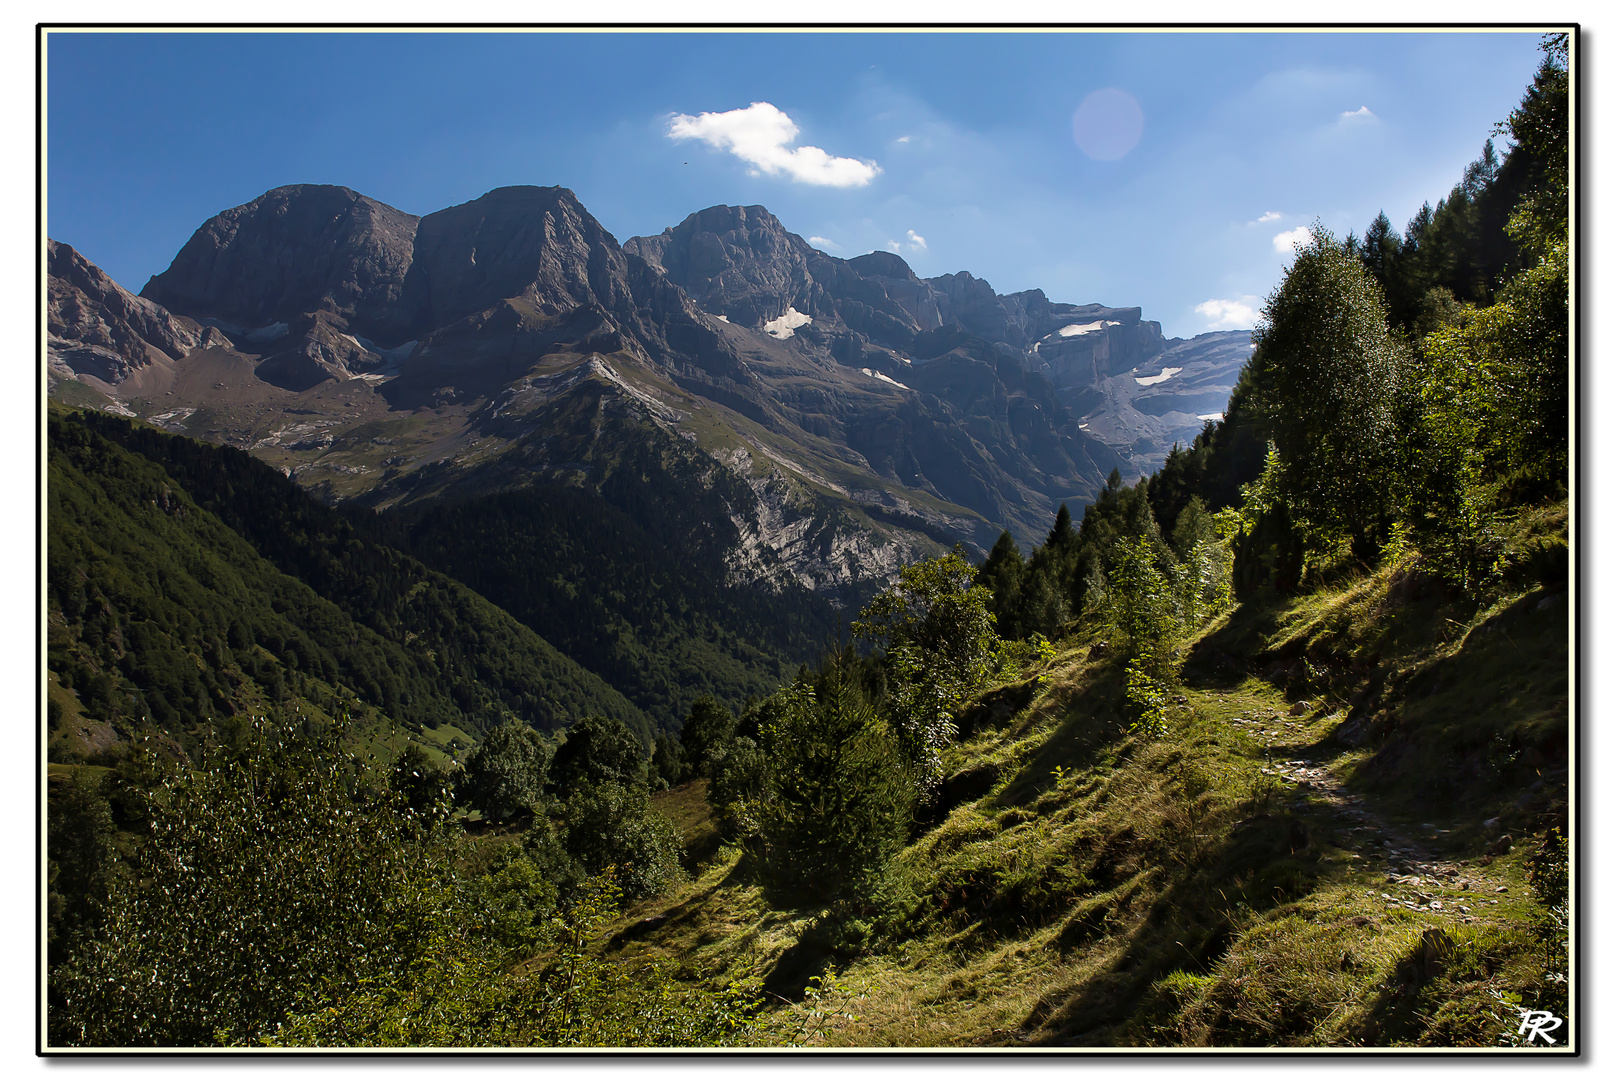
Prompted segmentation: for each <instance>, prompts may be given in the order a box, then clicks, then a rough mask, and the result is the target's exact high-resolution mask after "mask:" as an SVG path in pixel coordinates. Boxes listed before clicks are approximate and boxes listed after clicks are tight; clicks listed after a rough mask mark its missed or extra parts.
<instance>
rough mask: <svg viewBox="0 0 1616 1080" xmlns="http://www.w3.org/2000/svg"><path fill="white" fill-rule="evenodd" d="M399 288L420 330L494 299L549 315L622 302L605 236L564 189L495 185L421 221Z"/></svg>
mask: <svg viewBox="0 0 1616 1080" xmlns="http://www.w3.org/2000/svg"><path fill="white" fill-rule="evenodd" d="M414 254H415V259H414V262H413V264H412V265H411V266H410V270H409V274H408V277H407V280H406V281H405V287H404V298H405V303H406V305H407V306H408V308H409V309H410V311H411V313H412V316H413V318H414V320H415V322H416V325H417V328H418V329H429V328H432V327H440V326H446V325H448V324H449V323H452V322H454V321H455V320H457V319H461V318H464V317H465V316H467V315H472V314H476V313H478V312H481V311H485V310H487V309H488V308H490V307H492V306H494V305H495V304H498V303H499V302H500V301H502V300H508V299H520V300H524V301H526V302H528V303H529V304H531V305H533V307H534V308H535V309H537V311H538V313H539V314H540V315H544V316H554V315H559V314H563V313H565V312H568V311H571V310H573V309H574V308H577V307H579V306H582V305H584V304H587V303H590V302H591V301H593V302H596V303H598V304H599V305H600V306H602V307H605V308H608V309H612V308H616V307H619V306H621V305H622V304H623V303H624V302H625V300H626V299H627V296H628V289H627V285H626V284H625V275H626V272H627V263H626V261H625V259H624V255H623V252H622V249H621V248H619V247H618V244H617V241H616V239H615V238H613V236H612V235H611V233H609V232H607V231H606V230H605V229H604V228H602V227H601V225H600V223H599V222H598V221H596V220H595V219H594V217H593V216H591V215H590V213H589V211H587V210H585V209H584V207H583V204H581V203H580V202H579V201H578V198H577V196H575V195H574V194H573V193H572V192H571V191H569V190H568V189H566V188H563V187H503V188H496V189H494V190H493V191H490V192H488V193H487V194H486V195H483V196H482V197H481V198H478V199H474V200H472V201H471V202H468V203H462V204H461V205H459V206H451V207H449V208H448V209H446V210H439V211H438V212H437V213H435V214H428V215H427V216H426V217H424V218H422V219H421V221H420V225H419V227H418V228H417V230H416V234H415V245H414Z"/></svg>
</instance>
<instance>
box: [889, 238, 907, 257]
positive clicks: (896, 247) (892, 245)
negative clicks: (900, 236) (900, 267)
mask: <svg viewBox="0 0 1616 1080" xmlns="http://www.w3.org/2000/svg"><path fill="white" fill-rule="evenodd" d="M887 248H888V250H890V251H891V252H892V254H894V255H896V254H897V253H898V252H900V251H902V250H903V245H902V244H900V243H898V242H897V241H896V240H888V241H887Z"/></svg>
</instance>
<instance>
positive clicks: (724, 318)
mask: <svg viewBox="0 0 1616 1080" xmlns="http://www.w3.org/2000/svg"><path fill="white" fill-rule="evenodd" d="M713 318H715V319H717V320H718V321H719V322H729V316H728V315H714V316H713Z"/></svg>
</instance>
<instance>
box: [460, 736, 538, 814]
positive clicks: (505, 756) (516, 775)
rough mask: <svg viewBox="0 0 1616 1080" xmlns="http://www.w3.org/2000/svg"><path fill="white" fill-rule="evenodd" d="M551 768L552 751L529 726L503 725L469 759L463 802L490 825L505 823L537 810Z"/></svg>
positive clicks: (463, 787)
mask: <svg viewBox="0 0 1616 1080" xmlns="http://www.w3.org/2000/svg"><path fill="white" fill-rule="evenodd" d="M549 765H550V747H549V746H548V745H547V744H546V743H545V741H544V738H543V736H541V735H540V734H539V733H538V732H537V731H534V730H533V729H532V728H531V727H528V726H527V725H526V724H521V723H516V722H514V721H513V722H511V723H507V724H501V725H500V726H499V727H497V728H494V729H493V730H492V731H490V732H489V733H488V736H487V738H485V739H484V740H483V741H482V744H481V745H480V746H478V747H477V749H475V750H473V751H472V752H471V756H470V757H469V758H467V759H466V771H465V774H464V776H463V777H462V778H461V781H460V790H459V798H460V802H461V803H463V804H465V805H467V806H470V807H472V808H473V809H475V810H479V811H481V812H482V815H483V817H485V818H487V819H489V820H490V821H505V820H508V819H510V818H512V817H515V816H516V815H517V814H519V813H521V812H523V811H524V810H531V809H532V808H533V807H535V806H537V805H538V803H539V800H540V797H541V795H542V794H543V792H544V779H545V773H546V771H547V770H548V768H549Z"/></svg>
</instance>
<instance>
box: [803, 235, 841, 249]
mask: <svg viewBox="0 0 1616 1080" xmlns="http://www.w3.org/2000/svg"><path fill="white" fill-rule="evenodd" d="M808 242H809V243H810V244H812V245H814V247H816V248H819V249H820V250H822V251H826V250H828V251H840V250H842V245H840V244H838V243H837V242H836V241H834V240H830V239H827V238H826V237H823V236H810V237H809V238H808Z"/></svg>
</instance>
